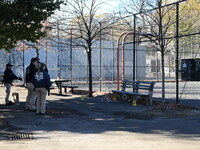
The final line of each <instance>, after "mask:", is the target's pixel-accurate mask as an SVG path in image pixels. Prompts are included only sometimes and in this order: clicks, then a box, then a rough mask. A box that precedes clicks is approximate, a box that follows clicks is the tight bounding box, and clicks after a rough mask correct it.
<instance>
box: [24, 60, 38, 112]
mask: <svg viewBox="0 0 200 150" xmlns="http://www.w3.org/2000/svg"><path fill="white" fill-rule="evenodd" d="M37 60H38V59H37V58H32V59H31V63H30V65H29V66H28V67H27V68H26V88H27V90H28V94H27V97H26V110H32V111H35V110H36V107H35V99H36V95H35V91H34V85H33V79H34V75H35V73H36V65H37Z"/></svg>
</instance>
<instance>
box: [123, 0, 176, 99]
mask: <svg viewBox="0 0 200 150" xmlns="http://www.w3.org/2000/svg"><path fill="white" fill-rule="evenodd" d="M166 4H168V1H165V0H155V1H152V0H141V1H137V0H131V1H129V2H128V3H127V5H128V6H129V7H128V8H126V12H127V13H128V14H131V15H133V14H135V13H136V12H137V13H138V12H139V14H138V15H137V19H138V21H139V22H140V29H141V31H143V32H147V33H151V34H152V35H153V37H154V42H155V43H156V47H155V48H156V50H157V51H159V52H160V54H161V68H162V69H161V70H162V99H165V70H164V66H165V64H164V62H165V54H166V53H168V52H170V50H171V49H172V46H173V44H172V40H173V38H170V37H175V32H174V31H175V25H176V24H175V23H176V16H175V8H176V7H175V5H169V6H168V7H163V5H166ZM155 8H156V9H155ZM170 47H171V48H170Z"/></svg>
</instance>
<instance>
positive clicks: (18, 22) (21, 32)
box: [0, 0, 61, 50]
mask: <svg viewBox="0 0 200 150" xmlns="http://www.w3.org/2000/svg"><path fill="white" fill-rule="evenodd" d="M60 4H61V1H59V0H57V1H55V0H0V48H4V49H6V50H9V49H10V48H13V47H14V46H15V44H16V43H17V42H18V41H19V40H27V41H32V42H35V41H36V40H38V39H40V38H41V37H43V36H44V35H45V32H44V30H43V26H42V24H41V23H42V21H44V20H46V19H47V17H49V16H51V15H52V14H53V13H54V10H56V9H58V8H59V7H60Z"/></svg>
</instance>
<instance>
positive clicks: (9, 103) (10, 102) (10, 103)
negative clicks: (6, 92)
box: [6, 101, 14, 106]
mask: <svg viewBox="0 0 200 150" xmlns="http://www.w3.org/2000/svg"><path fill="white" fill-rule="evenodd" d="M12 104H14V103H13V102H12V101H9V102H8V103H7V104H6V106H7V105H12Z"/></svg>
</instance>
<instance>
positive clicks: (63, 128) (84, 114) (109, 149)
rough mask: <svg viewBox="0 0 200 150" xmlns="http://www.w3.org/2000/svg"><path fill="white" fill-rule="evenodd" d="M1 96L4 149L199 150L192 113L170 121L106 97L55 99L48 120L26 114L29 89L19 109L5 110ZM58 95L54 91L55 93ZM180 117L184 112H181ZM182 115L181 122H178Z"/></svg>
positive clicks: (0, 144) (199, 122) (199, 121)
mask: <svg viewBox="0 0 200 150" xmlns="http://www.w3.org/2000/svg"><path fill="white" fill-rule="evenodd" d="M0 90H1V94H2V95H1V97H0V104H1V105H0V128H1V130H0V149H1V150H55V149H56V150H113V149H114V150H133V149H136V150H160V149H162V150H169V149H170V150H199V147H200V115H199V112H198V111H192V115H191V116H190V117H186V116H185V115H183V116H181V115H179V117H178V118H177V117H172V116H170V117H169V116H168V115H163V113H160V114H162V115H160V116H159V115H158V114H155V112H154V111H152V109H153V107H150V106H141V105H138V106H137V107H133V106H131V104H129V103H125V102H113V101H110V100H109V99H106V98H104V97H96V98H90V99H89V98H85V100H84V101H81V100H80V95H71V94H68V95H63V96H58V95H56V94H52V95H51V96H49V97H48V98H47V99H48V101H47V110H48V113H47V114H46V115H36V113H35V112H27V111H24V105H25V103H24V101H25V96H26V90H24V89H23V88H14V90H15V91H18V92H19V93H20V101H21V103H20V105H12V106H4V105H3V102H4V100H3V96H4V95H3V91H2V90H3V89H2V88H1V89H0ZM54 92H56V91H54ZM181 113H182V112H181ZM180 116H181V117H180ZM15 133H21V134H26V133H31V134H32V135H33V137H34V139H32V140H19V141H12V140H10V139H9V137H10V136H11V135H12V134H15Z"/></svg>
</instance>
